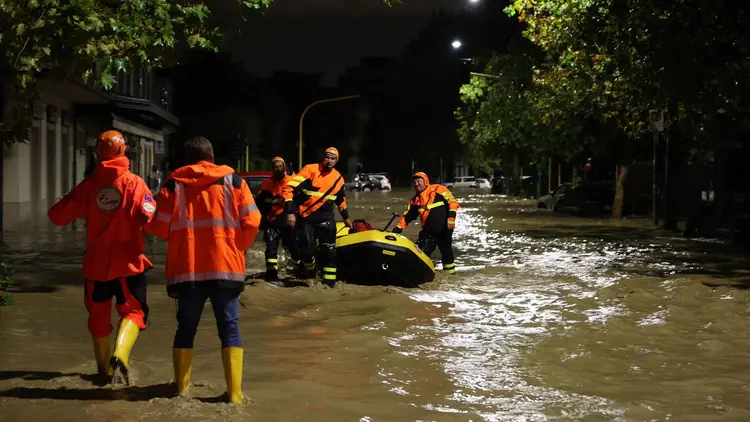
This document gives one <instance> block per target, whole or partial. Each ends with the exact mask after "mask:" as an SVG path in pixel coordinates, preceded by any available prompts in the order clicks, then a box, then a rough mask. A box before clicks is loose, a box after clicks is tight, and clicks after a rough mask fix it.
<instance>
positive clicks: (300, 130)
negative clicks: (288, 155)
mask: <svg viewBox="0 0 750 422" xmlns="http://www.w3.org/2000/svg"><path fill="white" fill-rule="evenodd" d="M359 97H360V96H359V95H347V96H345V97H334V98H325V99H322V100H318V101H314V102H312V103H310V105H308V106H307V107H305V110H304V111H303V112H302V115H301V116H300V118H299V157H298V158H299V163H298V164H297V167H298V170H297V171H300V170H302V124H303V122H304V120H305V114H307V112H308V111H309V110H310V109H311V108H313V107H314V106H316V105H318V104H323V103H332V102H334V101H344V100H351V99H354V98H359Z"/></svg>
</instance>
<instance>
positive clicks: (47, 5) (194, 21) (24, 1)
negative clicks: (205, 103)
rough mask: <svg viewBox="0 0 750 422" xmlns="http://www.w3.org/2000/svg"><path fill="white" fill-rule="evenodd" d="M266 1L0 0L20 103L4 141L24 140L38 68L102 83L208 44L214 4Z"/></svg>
mask: <svg viewBox="0 0 750 422" xmlns="http://www.w3.org/2000/svg"><path fill="white" fill-rule="evenodd" d="M384 1H385V3H387V4H389V5H390V4H391V3H394V1H392V0H384ZM271 2H272V0H235V3H234V7H235V9H238V10H235V12H238V13H231V12H230V13H227V11H226V10H223V9H222V8H225V7H226V6H225V3H226V2H221V1H219V0H213V1H204V0H183V1H179V2H177V1H170V0H127V1H126V0H0V31H1V32H0V43H2V49H3V50H4V53H5V58H6V63H5V65H6V67H7V68H9V69H12V70H13V71H14V72H15V73H16V75H17V87H16V94H17V100H18V104H19V105H20V106H21V107H19V108H17V111H18V113H16V114H17V115H16V116H14V117H15V121H14V124H11V125H7V124H6V125H3V126H0V131H2V135H4V136H3V138H4V140H5V142H6V143H9V144H10V143H13V142H22V141H24V140H25V139H26V133H25V129H26V127H28V122H29V119H30V103H31V101H28V100H29V98H30V96H31V95H32V94H33V92H34V82H35V80H36V77H37V75H38V74H39V72H40V71H41V70H42V68H43V67H47V66H48V65H50V64H53V65H54V67H55V69H56V71H57V72H59V73H60V74H62V75H63V76H64V77H79V76H80V77H82V78H83V80H84V81H93V82H94V83H95V84H98V85H101V86H102V87H104V88H106V89H109V88H111V87H112V86H113V85H114V84H115V75H116V73H117V72H119V71H121V70H126V69H128V68H131V67H133V66H145V67H147V68H152V67H159V66H161V65H162V64H163V63H164V60H165V58H167V57H169V56H168V55H169V54H171V53H173V51H174V49H175V47H176V46H178V45H180V43H184V44H186V45H187V46H189V47H201V48H208V49H212V50H215V49H216V45H217V43H216V41H217V40H218V39H219V37H220V36H221V35H222V32H221V31H220V27H222V26H224V25H223V23H222V22H218V21H217V20H215V19H211V18H212V16H213V13H214V12H215V11H216V10H222V12H224V15H230V16H236V15H237V14H239V15H242V13H244V12H246V11H252V10H257V9H263V8H266V7H268V6H269V5H270V4H271ZM224 29H226V28H224Z"/></svg>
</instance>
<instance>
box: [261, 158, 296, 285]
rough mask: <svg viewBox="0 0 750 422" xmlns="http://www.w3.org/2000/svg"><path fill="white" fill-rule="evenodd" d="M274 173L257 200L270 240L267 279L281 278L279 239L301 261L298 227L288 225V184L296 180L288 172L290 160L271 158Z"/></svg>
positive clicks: (268, 239)
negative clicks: (297, 244)
mask: <svg viewBox="0 0 750 422" xmlns="http://www.w3.org/2000/svg"><path fill="white" fill-rule="evenodd" d="M271 165H272V170H273V176H271V177H269V178H268V179H266V180H264V181H263V184H261V185H260V189H258V195H257V196H256V197H255V202H256V203H257V204H258V209H259V210H260V213H261V215H262V216H263V222H262V223H261V227H262V228H263V229H264V232H263V240H264V241H265V242H266V254H265V255H266V280H268V281H274V280H278V278H279V255H278V253H279V242H281V243H282V244H283V245H284V247H285V248H286V249H287V250H288V251H289V254H290V255H291V256H292V260H293V261H295V262H297V260H298V258H297V248H296V245H295V244H294V230H293V229H292V228H290V227H289V226H288V225H287V222H286V215H285V214H284V211H285V210H284V197H283V196H282V191H283V189H284V186H286V185H287V183H289V181H290V180H291V179H292V178H291V176H289V175H288V174H287V173H286V163H285V162H284V159H283V158H281V157H274V158H273V159H272V160H271Z"/></svg>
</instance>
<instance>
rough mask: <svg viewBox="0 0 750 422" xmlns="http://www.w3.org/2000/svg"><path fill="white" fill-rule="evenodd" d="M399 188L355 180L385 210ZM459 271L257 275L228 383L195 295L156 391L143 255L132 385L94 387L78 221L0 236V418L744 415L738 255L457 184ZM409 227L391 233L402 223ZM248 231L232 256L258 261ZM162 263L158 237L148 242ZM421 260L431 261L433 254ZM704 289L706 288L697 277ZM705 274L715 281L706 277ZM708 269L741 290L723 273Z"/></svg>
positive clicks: (364, 208)
mask: <svg viewBox="0 0 750 422" xmlns="http://www.w3.org/2000/svg"><path fill="white" fill-rule="evenodd" d="M408 196H409V194H408V193H407V192H394V193H383V192H368V193H357V194H354V195H352V197H351V198H350V204H351V205H350V210H351V213H352V217H353V218H367V219H368V220H370V221H371V222H373V223H375V224H376V225H378V226H379V227H383V226H384V225H385V224H386V223H387V222H388V220H389V218H390V214H391V213H392V212H401V211H403V209H404V207H405V204H406V201H407V200H408ZM457 196H459V198H460V201H461V204H462V208H461V210H460V212H459V215H458V219H457V227H456V231H455V234H454V239H455V240H454V247H455V249H456V251H457V265H458V266H459V268H458V269H459V271H458V273H457V274H455V275H444V274H438V277H437V279H436V281H434V282H432V283H429V284H427V285H424V286H423V287H422V288H420V289H412V290H403V289H394V288H381V287H361V286H348V285H339V286H337V287H336V288H335V289H326V288H322V287H320V286H313V287H295V288H282V287H277V286H274V285H270V284H268V283H263V282H259V283H256V284H253V285H251V286H248V289H247V291H246V292H245V294H244V296H243V303H244V304H245V306H246V307H245V308H244V309H243V310H242V321H241V327H242V332H243V336H244V342H245V350H246V355H245V362H246V363H245V381H244V391H245V394H246V395H247V396H248V398H249V399H251V401H250V402H249V403H248V404H246V405H244V406H243V407H242V408H239V409H234V408H232V407H230V406H227V405H224V404H222V403H219V399H220V395H221V394H222V393H223V391H224V381H223V373H222V370H221V360H220V355H219V352H218V348H219V345H218V340H217V338H216V334H215V328H214V326H213V321H212V318H213V316H212V315H211V313H210V312H206V313H205V314H204V319H203V321H202V326H201V328H200V330H199V334H198V337H197V339H196V357H195V361H194V367H193V379H194V386H193V390H192V391H193V396H194V398H193V399H191V400H187V399H176V398H172V397H171V394H170V392H171V390H170V386H169V382H170V381H171V378H172V368H171V351H170V350H169V349H170V347H171V338H172V336H173V334H174V328H175V327H174V304H173V302H172V301H171V300H170V299H168V298H166V297H165V295H164V290H163V286H162V285H160V284H159V283H158V280H159V279H160V278H161V277H162V276H163V274H161V273H160V270H159V268H157V269H156V270H155V271H154V272H153V273H152V280H153V286H152V288H151V289H150V298H149V301H150V305H151V309H152V316H151V323H150V326H149V328H148V330H147V331H145V332H144V333H143V334H142V336H141V337H140V339H139V342H138V344H137V345H136V348H135V349H134V351H133V357H132V359H133V361H134V367H135V368H136V370H137V377H138V379H137V383H138V385H137V386H136V387H132V388H129V389H125V388H122V387H114V388H113V387H97V386H95V385H92V383H91V382H90V379H89V378H88V374H91V373H92V372H93V371H94V364H93V362H92V358H91V356H90V355H91V352H90V348H91V347H90V344H89V338H88V333H87V332H86V328H85V311H84V309H83V306H82V303H81V302H82V301H81V300H80V299H81V289H80V285H81V283H80V280H79V277H80V267H79V265H80V256H81V254H82V253H83V250H84V248H85V245H83V243H82V242H83V234H82V232H81V230H80V229H79V230H77V231H76V230H59V229H52V230H46V229H45V230H42V231H38V232H35V233H26V234H10V235H6V237H5V242H6V245H5V246H4V249H3V250H2V252H3V255H4V256H9V257H13V258H14V259H15V260H16V262H18V263H19V266H20V268H19V270H20V271H21V274H20V275H19V280H20V281H21V282H22V286H21V287H22V290H23V291H24V292H23V293H19V294H17V295H16V301H17V303H18V305H17V306H15V307H12V308H7V309H3V310H1V311H0V337H1V338H2V339H3V341H2V342H0V362H2V365H1V366H0V415H4V416H5V417H6V418H8V420H19V419H20V418H21V417H24V419H29V418H30V419H32V420H35V419H49V418H54V419H55V420H76V421H80V420H101V419H102V418H107V419H109V418H113V419H118V420H140V419H154V418H159V419H164V420H274V421H287V420H290V421H291V420H305V421H331V420H352V421H402V420H403V421H417V420H435V421H480V420H483V421H542V420H680V421H682V420H696V421H697V420H700V421H706V420H737V421H744V420H750V405H748V404H747V403H748V401H747V399H746V397H747V393H748V384H749V383H750V374H748V373H747V371H744V365H745V354H746V353H745V351H746V350H748V348H749V347H750V321H749V320H748V318H747V312H748V310H749V309H750V301H749V300H748V292H747V291H746V290H745V289H746V287H747V286H748V285H749V284H750V283H747V282H746V279H747V278H750V276H748V274H747V273H746V272H744V271H743V269H745V268H747V264H748V263H747V260H746V259H745V258H744V256H745V255H744V254H743V252H742V251H737V250H735V247H734V246H732V245H727V244H725V243H722V242H716V241H711V240H707V239H699V240H690V241H688V240H685V239H682V238H680V237H678V236H675V235H673V234H671V233H665V232H662V231H658V230H654V229H652V228H650V226H649V225H648V222H643V221H618V222H615V221H609V220H595V219H579V218H573V217H564V216H559V215H554V214H552V213H549V212H540V211H537V210H535V209H533V204H532V203H530V202H528V201H519V200H513V199H508V198H501V197H498V196H491V195H481V194H471V193H469V194H463V195H462V194H461V193H458V195H457ZM417 232H418V227H409V228H408V229H407V230H406V231H405V234H406V235H407V236H410V237H412V238H416V233H417ZM262 250H263V247H262V244H261V243H258V244H257V245H256V246H255V247H254V248H253V249H252V250H251V251H250V252H249V255H248V256H249V259H248V266H249V271H251V272H258V271H261V269H262V267H263V259H262ZM147 251H148V252H149V253H150V254H154V255H155V262H157V265H161V263H162V262H163V251H164V246H163V244H161V243H160V242H150V243H149V246H148V247H147ZM433 258H434V259H436V260H438V262H439V254H438V253H437V252H436V254H435V256H434V257H433ZM702 283H704V284H707V285H710V286H714V288H711V287H707V286H706V285H704V284H702ZM716 286H718V287H716ZM724 286H735V287H744V288H745V289H738V288H732V287H724Z"/></svg>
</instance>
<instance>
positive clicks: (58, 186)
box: [1, 70, 179, 231]
mask: <svg viewBox="0 0 750 422" xmlns="http://www.w3.org/2000/svg"><path fill="white" fill-rule="evenodd" d="M5 82H6V83H3V84H2V86H3V88H2V94H3V96H2V98H3V100H2V117H3V118H4V119H8V118H9V117H10V116H11V115H12V111H13V107H14V104H15V103H14V101H13V95H12V80H8V79H6V80H5ZM117 82H118V83H117V85H116V87H115V88H114V89H112V90H110V91H103V90H101V89H95V88H92V87H91V86H87V85H86V84H83V83H81V82H78V81H75V80H70V79H65V80H60V79H58V78H54V77H51V76H46V75H42V76H41V77H40V79H39V81H38V83H37V94H38V95H37V99H36V100H35V101H34V104H33V116H34V117H33V120H32V124H31V128H30V131H29V140H28V142H27V143H22V144H14V145H12V146H11V147H5V146H3V147H2V148H3V156H2V157H3V158H2V176H3V178H2V187H3V190H2V226H1V228H2V230H3V231H13V230H18V229H20V228H29V227H37V226H44V225H46V224H47V218H46V213H47V210H48V209H49V207H50V206H52V205H53V204H54V203H55V202H56V201H57V200H58V199H59V198H61V197H62V196H63V195H65V194H66V193H67V192H69V191H70V190H71V189H72V188H73V187H74V186H75V185H76V184H77V183H79V182H80V181H81V180H83V178H84V173H85V171H86V168H87V166H88V165H90V164H92V163H93V161H94V155H93V154H94V141H95V139H96V136H97V135H98V134H99V133H100V132H101V131H103V130H106V129H110V128H114V129H117V130H120V131H121V132H123V134H124V135H125V136H126V139H127V142H128V150H127V156H128V158H130V161H131V162H130V166H131V171H133V172H134V173H136V174H138V175H140V176H141V177H143V178H144V180H148V178H149V176H150V175H151V169H152V167H153V166H154V165H156V166H159V165H160V163H161V161H162V160H163V158H164V157H165V156H166V154H167V151H166V145H167V142H166V141H167V137H168V136H169V134H170V133H172V132H174V131H175V130H176V128H177V125H178V123H179V122H178V120H177V118H176V117H174V115H173V114H172V113H171V104H170V102H169V93H170V86H169V81H168V79H167V78H165V77H161V76H160V75H157V74H156V73H154V72H147V71H145V70H139V71H137V72H127V73H126V72H123V73H121V74H120V75H118V78H117Z"/></svg>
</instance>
